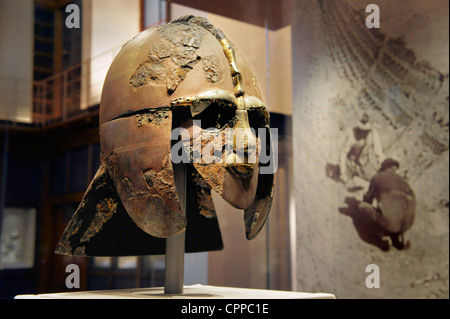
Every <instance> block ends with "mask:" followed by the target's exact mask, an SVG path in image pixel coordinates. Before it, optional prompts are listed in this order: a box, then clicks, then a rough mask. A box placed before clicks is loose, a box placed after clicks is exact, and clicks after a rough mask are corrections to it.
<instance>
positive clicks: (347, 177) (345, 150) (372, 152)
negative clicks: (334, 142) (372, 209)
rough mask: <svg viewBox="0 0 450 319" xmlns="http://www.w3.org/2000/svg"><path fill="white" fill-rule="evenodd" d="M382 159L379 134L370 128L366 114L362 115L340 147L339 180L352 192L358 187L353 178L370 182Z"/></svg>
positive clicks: (370, 124)
mask: <svg viewBox="0 0 450 319" xmlns="http://www.w3.org/2000/svg"><path fill="white" fill-rule="evenodd" d="M383 158H384V154H383V148H382V146H381V142H380V137H379V134H378V132H377V131H376V130H375V129H374V128H373V127H372V123H371V122H370V118H369V116H368V115H367V113H364V114H363V115H362V117H361V120H360V121H359V122H358V124H357V125H356V126H355V127H353V128H352V129H351V130H349V132H348V133H347V136H346V138H345V142H344V144H343V146H342V149H341V152H340V155H339V173H340V179H341V180H342V182H343V183H344V184H345V186H346V188H347V189H348V190H352V189H354V188H356V187H358V185H356V184H355V181H354V177H356V176H358V177H360V178H362V179H364V180H366V181H370V179H371V178H372V177H373V176H374V175H375V174H376V173H377V171H378V169H379V168H380V163H381V161H382V160H383Z"/></svg>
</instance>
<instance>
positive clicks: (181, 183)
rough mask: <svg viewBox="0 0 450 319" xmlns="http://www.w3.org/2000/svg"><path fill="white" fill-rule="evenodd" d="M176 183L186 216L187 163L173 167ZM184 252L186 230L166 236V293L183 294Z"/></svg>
mask: <svg viewBox="0 0 450 319" xmlns="http://www.w3.org/2000/svg"><path fill="white" fill-rule="evenodd" d="M173 170H174V176H175V185H176V187H177V193H178V198H179V200H180V206H181V209H182V211H183V214H184V216H186V209H187V206H186V193H187V189H186V183H187V177H186V175H187V170H186V165H185V164H177V165H174V167H173ZM184 253H185V231H183V232H182V233H180V234H178V235H175V236H172V237H168V238H166V265H165V273H164V277H165V282H164V293H165V294H182V293H183V281H184Z"/></svg>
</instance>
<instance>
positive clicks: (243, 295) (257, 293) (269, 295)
mask: <svg viewBox="0 0 450 319" xmlns="http://www.w3.org/2000/svg"><path fill="white" fill-rule="evenodd" d="M183 291H184V292H183V294H179V295H169V294H164V287H158V288H136V289H116V290H93V291H78V292H64V293H51V294H38V295H18V296H16V297H15V299H145V298H147V299H335V296H334V295H333V294H329V293H305V292H292V291H280V290H266V289H249V288H232V287H218V286H205V285H200V284H197V285H191V286H184V290H183Z"/></svg>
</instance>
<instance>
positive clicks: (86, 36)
mask: <svg viewBox="0 0 450 319" xmlns="http://www.w3.org/2000/svg"><path fill="white" fill-rule="evenodd" d="M370 3H376V4H378V6H379V8H380V12H381V18H380V25H381V27H380V28H379V29H369V28H367V27H366V25H365V18H366V16H367V15H368V13H366V12H365V8H366V6H367V5H368V4H370ZM69 4H76V5H77V6H78V7H79V8H80V9H81V26H80V28H71V29H69V28H67V27H66V25H65V19H66V17H67V15H68V13H66V12H65V8H66V6H67V5H69ZM448 5H449V4H448V1H446V0H432V1H426V2H425V1H419V0H411V1H406V0H401V1H395V4H393V3H392V1H387V0H373V1H366V0H364V1H359V0H355V1H353V0H324V1H319V0H317V1H313V0H292V1H290V0H281V1H280V0H246V1H243V0H229V1H218V0H214V1H211V0H209V1H199V0H172V1H162V0H127V1H123V0H75V1H64V0H55V1H50V0H34V1H33V0H20V1H17V0H1V1H0V150H1V158H0V163H1V170H0V178H1V179H0V181H1V184H0V191H1V192H0V213H1V214H0V217H1V218H0V220H1V223H0V231H1V233H0V235H1V250H0V253H1V256H0V298H11V297H14V296H15V295H17V294H24V293H47V292H62V291H69V289H67V288H66V286H65V279H66V276H67V273H66V272H65V268H66V266H67V265H68V264H77V265H78V266H79V267H80V274H81V289H82V290H86V289H88V290H93V289H118V288H135V287H136V288H139V287H153V286H162V285H164V256H139V257H95V258H82V257H67V256H59V255H55V254H54V252H53V251H54V248H55V246H56V243H57V241H58V240H59V238H60V236H61V234H62V232H63V230H64V228H65V226H66V224H67V222H68V221H69V220H70V218H71V216H72V214H73V213H74V211H75V209H76V207H77V206H78V204H79V202H80V200H81V198H82V196H83V194H84V192H85V190H86V188H87V186H88V185H89V183H90V181H91V179H92V178H93V174H94V173H95V172H96V170H97V168H98V166H99V152H100V147H99V134H98V108H99V100H100V93H101V89H102V84H103V79H104V77H105V75H106V72H107V70H108V67H109V65H110V63H111V62H112V60H113V59H114V56H115V54H117V52H118V50H120V48H121V46H122V45H123V44H124V43H125V42H126V41H128V40H129V39H131V38H132V37H133V36H135V35H136V34H137V33H138V32H140V31H141V30H144V29H146V28H148V27H151V26H156V25H160V24H164V23H166V22H167V21H169V20H171V19H174V18H177V17H180V16H182V15H186V14H193V15H199V16H204V17H206V18H208V20H209V21H210V22H211V23H212V24H214V25H215V26H217V27H218V28H220V29H222V30H223V31H224V33H225V34H226V35H227V37H228V38H229V39H230V40H231V41H232V42H234V43H235V44H236V46H237V47H238V48H239V49H240V51H241V52H242V53H243V55H244V56H245V57H246V59H247V61H248V62H249V64H250V65H251V66H252V68H253V70H254V72H255V75H256V77H257V80H258V82H259V84H260V88H261V91H262V95H263V97H264V100H265V102H266V105H267V107H268V109H269V111H270V116H271V123H270V124H271V127H274V128H278V170H277V173H276V189H275V195H274V202H273V206H272V210H271V213H270V215H269V220H268V223H267V224H266V226H265V228H264V229H263V231H262V232H261V234H260V235H259V236H258V237H257V238H256V239H255V240H252V241H247V240H246V239H245V232H244V229H243V227H244V225H243V222H242V212H241V211H239V210H236V209H234V208H232V207H231V206H229V205H228V204H227V203H225V202H224V201H223V200H222V199H221V197H220V196H216V195H217V194H214V193H213V199H214V202H215V206H216V209H217V213H218V216H219V224H220V227H221V231H222V236H223V240H224V247H225V248H224V250H222V251H215V252H208V253H206V252H204V253H195V254H186V256H185V258H186V259H185V284H197V283H200V284H205V285H206V284H208V285H219V286H233V287H249V288H264V289H279V290H293V291H304V292H327V293H333V294H335V295H336V297H338V298H448V297H449V288H448V287H449V285H448V283H449V275H448V266H449V263H448V257H449V254H448V251H449V206H448V203H449V199H448V197H449V195H448V193H449V187H448V184H449V183H448V181H449V168H448V164H449V160H448V134H449V132H448V123H449V111H448V108H449V100H448V74H449V66H448V57H449V53H448V40H449V25H448ZM363 112H365V113H367V114H368V115H369V118H370V119H371V122H372V123H373V125H374V127H375V128H376V129H377V130H378V131H379V132H380V139H381V142H382V145H383V151H384V153H385V155H386V156H390V157H394V158H396V159H397V160H399V161H400V163H401V167H400V173H401V174H402V176H404V177H406V178H407V180H408V181H409V182H410V184H411V186H412V188H413V189H414V191H415V193H416V196H417V212H416V218H415V221H414V225H413V227H412V228H411V230H410V231H409V232H408V238H409V240H410V242H411V247H410V249H408V250H404V251H399V250H396V249H394V248H391V249H390V250H389V251H384V250H382V249H380V248H379V247H377V246H376V245H374V244H373V243H371V242H369V241H368V240H366V239H367V238H366V237H365V236H364V234H363V233H362V232H361V229H360V228H358V223H357V221H356V220H355V219H354V218H353V217H354V216H353V215H352V214H350V213H349V211H350V210H349V207H348V205H349V203H351V200H353V201H355V200H361V199H362V195H363V192H364V191H365V190H367V186H368V185H367V184H363V185H362V188H361V189H360V190H358V191H352V192H350V191H349V190H348V189H346V188H345V187H344V186H343V185H342V184H340V183H338V182H336V181H335V180H333V179H332V178H330V175H329V174H328V173H329V171H328V170H327V168H329V167H331V166H332V165H334V164H336V163H337V162H338V154H339V151H340V146H341V145H342V143H343V138H344V133H343V132H344V131H345V129H346V128H349V127H351V126H352V125H353V124H354V123H355V122H358V121H359V119H360V116H361V114H362V113H363ZM363 182H364V181H363ZM370 264H376V265H378V266H379V269H380V276H381V283H380V288H375V289H370V288H367V286H366V277H367V276H368V273H367V272H366V271H365V270H366V266H367V265H370Z"/></svg>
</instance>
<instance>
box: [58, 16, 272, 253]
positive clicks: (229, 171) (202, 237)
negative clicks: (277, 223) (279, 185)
mask: <svg viewBox="0 0 450 319" xmlns="http://www.w3.org/2000/svg"><path fill="white" fill-rule="evenodd" d="M200 122H201V123H203V124H198V123H200ZM205 123H206V124H208V126H207V127H206V126H205V125H206V124H205ZM209 125H210V126H211V127H213V128H214V129H213V130H211V127H209ZM175 128H183V129H184V133H187V134H188V136H187V137H186V136H185V137H182V138H181V144H182V149H183V150H182V152H184V154H185V155H186V156H187V158H188V163H186V162H185V164H183V165H185V167H186V176H187V178H186V183H187V187H186V189H187V194H186V198H187V199H188V200H187V203H186V205H187V215H186V216H185V215H184V214H183V212H182V210H181V207H180V200H179V198H178V194H177V189H176V186H177V185H176V182H175V177H174V165H177V164H176V162H175V161H173V157H174V156H177V155H178V154H175V153H173V148H174V144H176V143H175V141H173V140H172V138H173V136H172V135H173V131H174V129H175ZM229 129H230V130H229ZM196 132H197V133H200V134H199V135H196ZM230 132H232V133H231V139H229V140H228V142H230V141H231V143H228V144H227V143H226V141H227V136H228V137H229V133H230ZM235 132H238V133H235ZM218 137H220V139H218ZM179 140H180V139H179ZM212 140H213V141H214V142H211V141H212ZM100 143H101V164H100V168H99V169H98V172H97V174H96V176H95V177H94V179H93V180H92V182H91V184H90V186H89V188H88V190H87V191H86V193H85V195H84V197H83V199H82V201H81V203H80V205H79V207H78V209H77V210H76V212H75V214H74V216H73V217H72V219H71V221H70V222H69V224H68V226H67V228H66V230H65V231H64V233H63V235H62V238H61V240H60V241H59V243H58V246H57V248H56V253H59V254H66V255H80V256H123V255H150V254H163V253H164V252H165V238H167V237H171V236H174V235H177V234H179V233H181V232H183V231H186V252H196V251H209V250H218V249H222V248H223V244H222V238H221V234H220V229H219V225H218V222H217V217H216V213H215V209H214V203H213V201H212V197H211V190H212V189H213V190H214V191H216V192H217V193H218V194H219V195H221V196H222V197H223V198H224V199H225V200H226V201H228V202H229V203H230V204H231V205H233V206H234V207H237V208H240V209H244V225H245V231H246V236H247V238H248V239H252V238H254V237H255V236H256V235H257V234H258V232H259V231H260V230H261V228H262V227H263V225H264V223H265V221H266V219H267V216H268V213H269V211H270V206H271V203H272V197H273V189H274V172H273V170H272V171H270V170H267V167H265V165H266V164H264V163H260V159H261V154H258V149H259V151H260V152H263V153H264V154H263V155H264V156H265V158H266V159H267V158H268V157H267V154H270V156H272V154H273V152H272V151H273V148H272V147H273V145H272V142H271V137H270V129H269V117H268V112H267V110H266V108H265V106H264V105H263V103H262V102H261V93H260V91H259V89H258V86H257V83H256V79H255V76H254V75H253V73H252V72H251V70H250V67H249V66H248V64H247V63H246V62H245V61H244V59H243V58H242V56H241V54H240V53H239V51H237V50H235V48H234V46H233V45H232V44H231V43H230V42H229V41H228V40H227V39H226V37H225V35H224V34H223V32H222V31H220V30H219V29H217V28H215V27H214V26H212V25H211V24H210V23H209V22H208V21H207V20H206V19H204V18H198V17H193V16H185V17H182V18H180V19H177V20H175V21H172V22H171V23H169V24H167V25H163V26H159V27H156V28H152V29H148V30H145V31H143V32H141V33H140V34H138V35H137V36H136V37H135V38H133V39H132V40H130V41H129V42H128V43H126V44H125V45H124V46H123V48H122V50H121V51H120V52H119V54H118V55H117V56H116V58H115V60H114V61H113V63H112V64H111V66H110V69H109V71H108V74H107V76H106V79H105V83H104V87H103V92H102V98H101V102H100ZM211 143H212V144H211ZM239 144H242V145H243V150H242V152H239V150H237V148H238V145H239ZM211 145H212V146H214V147H213V149H214V150H216V149H218V150H222V151H223V150H224V149H228V152H227V151H225V152H221V153H219V154H218V155H216V153H214V156H215V159H214V160H212V161H205V159H204V157H203V155H205V153H207V155H210V152H209V151H208V152H206V151H205V149H208V147H210V146H211ZM196 146H198V147H199V148H198V149H196ZM199 154H200V155H201V156H200V158H199V157H198V155H199ZM214 156H213V157H214ZM270 156H269V161H273V160H274V158H270ZM185 158H186V157H185ZM250 158H251V159H253V160H249V159H250ZM265 163H267V161H266V162H265ZM266 171H267V172H266Z"/></svg>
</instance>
